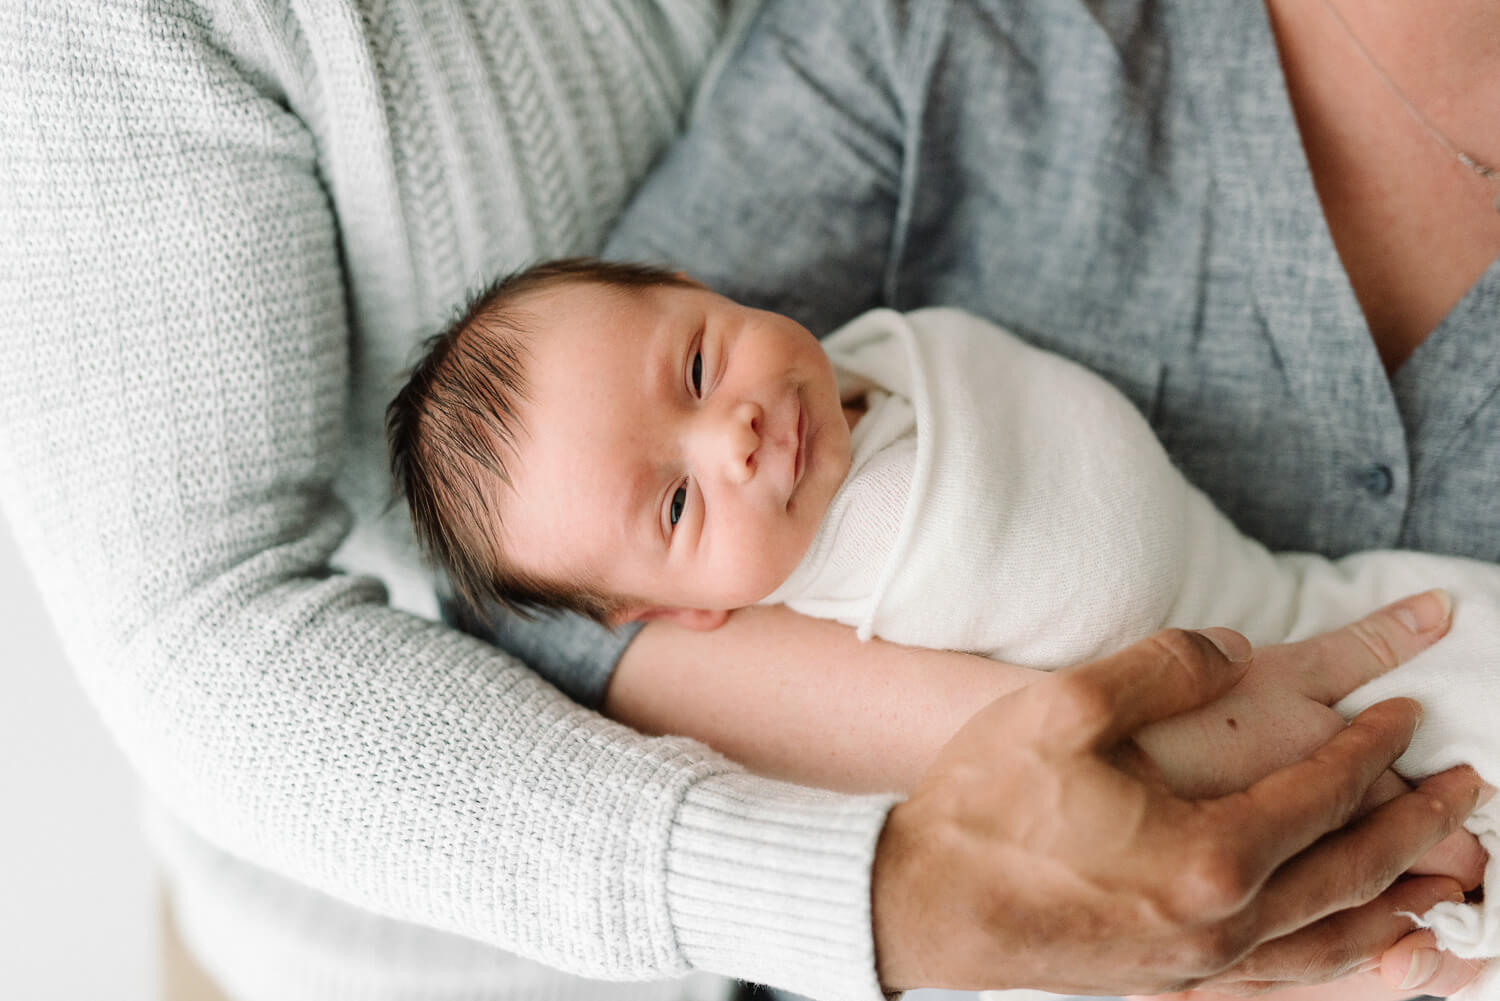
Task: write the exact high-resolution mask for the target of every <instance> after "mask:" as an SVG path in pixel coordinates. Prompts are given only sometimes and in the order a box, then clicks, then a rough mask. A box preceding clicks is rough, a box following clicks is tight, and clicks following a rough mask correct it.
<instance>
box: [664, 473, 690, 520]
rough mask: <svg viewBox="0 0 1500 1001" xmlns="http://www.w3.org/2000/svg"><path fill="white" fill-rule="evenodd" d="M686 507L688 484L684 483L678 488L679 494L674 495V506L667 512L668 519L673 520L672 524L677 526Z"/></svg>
mask: <svg viewBox="0 0 1500 1001" xmlns="http://www.w3.org/2000/svg"><path fill="white" fill-rule="evenodd" d="M686 506H687V484H686V483H684V484H683V485H682V486H680V487H678V488H677V492H676V493H674V494H673V495H672V506H671V507H670V508H669V509H668V510H667V517H668V518H670V519H671V522H672V524H674V525H675V524H677V521H678V519H679V518H681V517H682V509H683V508H684V507H686Z"/></svg>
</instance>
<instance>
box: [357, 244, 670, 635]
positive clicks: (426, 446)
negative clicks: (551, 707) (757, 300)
mask: <svg viewBox="0 0 1500 1001" xmlns="http://www.w3.org/2000/svg"><path fill="white" fill-rule="evenodd" d="M572 282H579V283H593V284H596V285H605V286H609V287H612V288H618V289H622V290H626V291H632V290H639V289H643V288H649V287H651V286H658V285H675V286H685V287H696V286H695V284H694V283H693V282H692V281H691V280H689V279H687V278H685V277H684V276H682V275H681V274H675V273H673V272H671V271H667V270H666V269H664V268H658V267H653V266H650V265H645V264H628V263H619V262H615V261H601V260H598V259H596V258H590V257H570V258H563V259H559V260H552V261H545V262H543V263H541V264H536V265H533V266H532V267H529V268H526V269H524V270H522V271H517V272H515V273H514V274H510V275H506V276H504V277H502V278H499V279H497V280H496V281H494V282H493V283H491V284H490V285H489V286H488V287H487V288H485V289H483V290H482V291H480V292H479V293H478V294H476V295H474V296H473V297H472V298H471V299H470V300H469V302H468V304H467V305H466V306H464V307H463V309H462V311H461V312H460V313H459V314H458V316H457V318H456V319H454V320H453V322H452V323H450V324H449V325H448V327H447V329H445V330H443V331H442V332H441V333H439V334H437V335H435V336H433V337H431V338H429V339H428V340H427V341H426V342H425V343H423V344H422V346H421V348H420V349H419V356H418V358H417V361H416V364H415V365H413V366H412V369H411V371H410V372H409V373H408V376H407V380H406V385H405V386H403V387H402V388H401V391H400V392H399V393H397V394H396V398H395V399H394V400H392V401H391V404H390V406H388V407H387V408H386V411H385V438H386V448H387V452H388V455H389V458H390V463H391V474H392V476H393V477H394V479H395V489H396V492H397V494H398V495H399V496H401V497H404V498H406V505H407V509H408V510H409V511H410V512H411V521H412V526H413V527H414V528H415V529H416V534H417V541H418V542H419V544H420V545H421V547H422V552H423V555H424V556H426V558H427V559H428V561H429V562H431V563H433V564H434V565H436V566H438V567H440V568H442V569H443V570H445V571H446V572H447V574H448V578H449V580H450V582H451V583H452V586H453V590H454V593H455V594H456V596H457V597H458V599H459V600H460V601H461V602H463V603H464V604H465V605H467V606H468V608H469V610H471V611H472V612H475V613H476V614H477V613H478V612H479V611H480V610H481V609H482V608H483V607H484V605H485V604H486V603H488V602H498V603H500V604H503V605H505V606H507V607H509V608H511V609H514V610H515V611H517V612H519V613H521V614H523V615H528V616H529V615H532V614H534V613H535V612H538V611H543V610H549V609H558V610H566V611H571V612H577V613H579V614H581V615H586V616H588V617H589V618H591V619H594V620H595V621H597V622H602V623H605V624H609V620H610V619H611V617H612V616H614V615H616V614H617V613H618V612H619V611H620V608H621V604H622V603H621V601H620V599H619V598H618V597H617V596H608V595H604V594H600V593H598V592H597V590H596V589H593V588H590V587H589V586H588V584H587V582H566V583H559V582H556V581H547V580H542V579H540V578H538V577H536V576H535V575H532V574H528V573H525V572H523V571H521V570H520V569H518V568H516V567H514V566H511V565H510V564H509V563H508V562H507V560H506V558H505V551H504V547H503V545H502V544H501V541H500V515H501V512H500V509H499V506H498V504H497V503H496V495H497V494H498V493H499V490H498V485H500V484H504V485H506V486H510V485H511V478H510V473H509V472H508V471H507V469H506V462H507V460H508V459H509V458H511V457H513V456H514V454H515V452H514V449H515V441H516V435H517V434H518V433H520V432H521V431H522V427H521V424H520V418H519V415H518V405H519V403H520V402H521V401H523V400H524V399H525V398H526V368H525V358H526V354H527V341H528V339H529V338H530V336H531V331H530V330H529V329H528V324H527V321H528V315H527V311H526V309H525V308H524V306H523V300H524V299H525V298H526V297H528V296H530V295H531V294H532V293H535V292H540V291H543V290H545V289H549V288H555V287H556V286H558V285H562V284H566V283H572Z"/></svg>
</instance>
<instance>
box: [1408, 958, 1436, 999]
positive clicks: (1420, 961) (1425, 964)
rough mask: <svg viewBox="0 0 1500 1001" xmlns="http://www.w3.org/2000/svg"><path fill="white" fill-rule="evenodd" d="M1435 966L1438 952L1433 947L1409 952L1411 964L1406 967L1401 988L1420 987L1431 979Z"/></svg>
mask: <svg viewBox="0 0 1500 1001" xmlns="http://www.w3.org/2000/svg"><path fill="white" fill-rule="evenodd" d="M1437 968H1438V954H1437V951H1436V950H1435V949H1417V950H1416V951H1415V952H1413V953H1412V954H1411V965H1410V966H1408V967H1407V968H1406V979H1405V980H1402V981H1401V990H1403V991H1409V990H1412V989H1414V988H1417V987H1421V986H1422V985H1423V984H1425V983H1427V981H1429V980H1431V979H1432V975H1433V974H1434V973H1436V972H1437Z"/></svg>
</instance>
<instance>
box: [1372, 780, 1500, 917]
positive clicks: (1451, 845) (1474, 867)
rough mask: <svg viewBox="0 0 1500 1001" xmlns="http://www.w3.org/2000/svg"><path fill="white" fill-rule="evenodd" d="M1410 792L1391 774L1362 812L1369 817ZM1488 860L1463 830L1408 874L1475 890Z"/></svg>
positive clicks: (1379, 782) (1441, 843)
mask: <svg viewBox="0 0 1500 1001" xmlns="http://www.w3.org/2000/svg"><path fill="white" fill-rule="evenodd" d="M1410 789H1411V786H1409V785H1407V783H1406V781H1405V780H1404V779H1402V778H1401V776H1399V775H1397V774H1396V773H1395V772H1393V771H1389V770H1387V771H1386V772H1384V773H1382V774H1381V776H1380V778H1378V779H1376V780H1375V784H1374V785H1372V786H1371V787H1370V789H1369V791H1368V792H1366V793H1365V799H1364V803H1363V804H1362V805H1361V807H1360V811H1359V812H1360V813H1361V814H1363V813H1368V812H1369V811H1370V810H1373V809H1375V808H1376V807H1377V806H1379V805H1380V804H1382V803H1387V802H1389V801H1391V800H1393V799H1395V798H1396V797H1397V796H1400V795H1401V794H1403V793H1405V792H1407V791H1409V790H1410ZM1488 860H1489V855H1488V854H1487V853H1486V852H1485V850H1484V848H1483V847H1482V846H1481V845H1480V844H1479V839H1478V838H1476V837H1474V835H1472V834H1470V833H1469V832H1468V831H1465V830H1463V829H1461V828H1460V829H1459V830H1457V831H1454V832H1453V833H1452V834H1450V835H1448V836H1447V837H1446V838H1444V839H1443V840H1441V841H1439V842H1438V843H1437V844H1436V845H1434V846H1433V847H1432V850H1431V851H1429V852H1428V853H1427V854H1426V855H1423V856H1422V857H1421V858H1419V859H1417V861H1416V862H1414V863H1412V866H1411V868H1410V869H1408V870H1407V872H1408V874H1409V875H1413V876H1447V877H1449V878H1451V879H1455V880H1457V881H1458V884H1459V885H1460V886H1462V887H1463V888H1464V889H1465V890H1472V889H1474V888H1475V887H1476V886H1478V885H1479V883H1480V881H1481V880H1483V879H1484V864H1485V862H1487V861H1488Z"/></svg>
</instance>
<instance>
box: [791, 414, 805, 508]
mask: <svg viewBox="0 0 1500 1001" xmlns="http://www.w3.org/2000/svg"><path fill="white" fill-rule="evenodd" d="M806 456H807V410H806V409H804V408H803V406H802V401H801V400H798V401H797V454H796V455H795V456H794V457H793V458H792V491H793V492H795V491H796V489H797V485H798V484H799V483H801V482H802V473H803V471H804V467H805V465H806Z"/></svg>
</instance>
